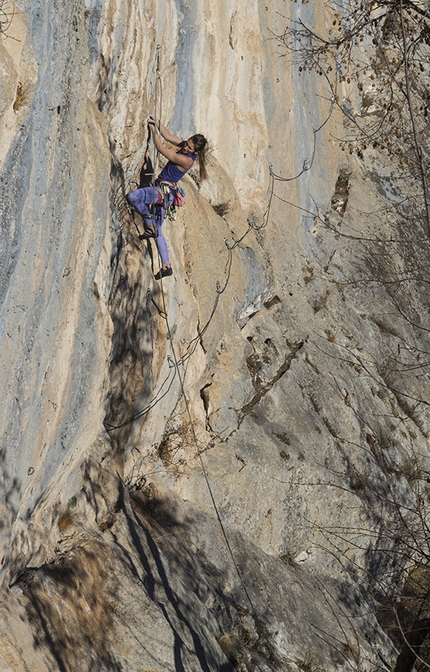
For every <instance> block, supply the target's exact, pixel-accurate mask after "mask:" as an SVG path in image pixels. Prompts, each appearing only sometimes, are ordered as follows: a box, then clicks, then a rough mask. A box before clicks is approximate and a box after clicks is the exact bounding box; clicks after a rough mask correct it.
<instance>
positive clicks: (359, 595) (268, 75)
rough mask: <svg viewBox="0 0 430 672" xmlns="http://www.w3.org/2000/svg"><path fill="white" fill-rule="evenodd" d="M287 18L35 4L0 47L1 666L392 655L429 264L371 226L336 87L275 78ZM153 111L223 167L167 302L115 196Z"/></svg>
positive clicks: (178, 255)
mask: <svg viewBox="0 0 430 672" xmlns="http://www.w3.org/2000/svg"><path fill="white" fill-rule="evenodd" d="M285 4H286V3H284V2H282V1H281V0H275V2H273V3H271V4H270V5H268V6H266V5H265V4H264V3H261V2H257V0H255V1H254V0H252V1H251V2H249V1H248V2H246V3H245V2H242V1H240V2H232V1H230V0H226V1H224V2H221V3H215V2H207V3H204V2H200V1H198V0H195V1H193V2H187V1H185V0H184V1H182V0H181V1H180V2H167V0H163V2H159V3H156V2H153V1H151V0H149V1H147V0H145V2H143V3H133V2H129V1H128V0H124V1H123V2H116V1H115V0H94V1H93V0H87V2H81V1H79V2H74V3H60V2H53V0H50V1H49V2H31V3H30V2H26V1H24V0H20V1H19V2H16V3H15V5H14V18H13V21H12V23H11V25H10V27H9V29H8V34H7V35H0V82H1V96H0V134H1V143H0V144H1V149H0V161H1V163H0V171H1V172H0V213H1V239H0V256H1V265H0V302H1V304H0V305H1V308H0V310H1V312H0V367H1V380H2V381H3V388H2V389H3V395H2V404H1V406H0V426H1V430H2V435H1V444H0V446H1V452H0V461H1V467H2V469H1V473H2V475H1V498H0V512H1V519H2V524H1V526H2V535H1V542H0V562H1V565H0V567H1V572H0V577H1V585H2V588H1V598H0V614H1V616H0V623H1V625H0V669H1V670H4V671H5V672H6V670H13V671H15V670H17V671H21V670H23V671H25V670H30V669H31V670H32V671H33V672H39V671H40V672H45V671H46V672H47V671H49V672H54V671H56V670H59V671H61V672H69V671H70V672H79V671H86V670H88V671H89V670H91V671H93V670H103V671H106V672H108V671H109V672H112V671H114V670H118V671H119V670H127V671H128V672H134V671H136V672H138V671H140V672H171V671H172V670H176V671H177V672H194V671H195V672H197V671H200V670H202V671H204V672H212V671H213V672H215V670H216V671H222V672H228V671H229V670H233V669H237V670H241V671H243V672H246V671H250V672H251V671H252V672H254V671H257V670H261V671H264V672H266V671H270V672H273V671H282V672H298V670H305V671H306V670H308V671H311V670H312V671H313V672H317V671H321V672H322V670H325V671H326V672H335V671H337V670H343V669H352V670H357V672H358V671H360V672H365V671H367V672H375V671H376V670H389V669H391V667H392V665H393V663H394V661H395V659H396V655H397V651H396V645H395V643H393V641H391V639H390V638H389V636H388V635H387V634H386V632H385V630H384V629H383V627H382V625H381V624H380V622H379V621H378V600H380V599H381V595H380V594H381V586H384V589H386V592H387V594H388V593H390V591H392V590H393V589H394V588H393V587H394V586H395V585H396V582H401V581H402V580H403V579H402V578H401V577H402V576H403V574H402V572H403V569H404V567H405V564H407V562H410V561H411V559H412V558H411V557H406V558H405V556H404V551H403V550H401V549H400V550H399V543H400V541H399V539H400V540H401V539H402V538H405V539H406V537H405V534H406V530H407V529H408V530H412V531H413V535H414V539H415V540H416V541H417V543H418V544H419V543H420V540H421V539H422V534H423V530H424V529H425V528H424V527H423V521H424V522H425V521H426V520H427V515H428V484H427V483H428V482H427V475H428V473H429V472H430V468H429V452H428V438H427V437H428V431H429V422H430V418H429V413H428V408H429V404H430V387H429V385H428V374H427V369H426V361H427V360H426V356H427V353H428V351H429V345H430V344H429V342H428V341H429V333H430V332H429V330H428V299H427V282H426V275H422V274H421V275H420V274H419V273H421V270H420V269H422V268H425V267H426V266H425V265H426V263H427V261H428V251H427V250H428V247H426V246H425V245H420V244H418V242H417V240H416V232H415V233H414V231H413V230H408V229H405V227H404V226H403V225H402V221H401V218H399V219H396V218H395V217H393V216H392V215H391V214H384V215H381V213H388V211H389V208H390V206H391V205H392V204H393V202H394V201H395V199H396V196H395V192H394V191H393V189H394V187H393V184H394V183H395V180H394V178H393V175H394V174H396V173H395V171H398V166H397V165H395V164H394V163H390V160H388V159H384V158H383V157H382V156H380V155H378V154H377V153H376V152H373V151H372V150H371V149H370V150H369V151H368V152H367V154H366V155H365V157H364V158H363V159H359V158H357V157H356V156H355V155H345V154H344V153H343V152H342V151H341V150H340V148H339V146H338V142H337V141H336V140H335V138H339V137H340V136H341V135H342V133H343V124H344V119H343V117H342V115H341V113H340V112H339V111H337V112H335V111H333V112H332V113H331V105H330V100H329V99H327V91H326V90H325V89H324V83H323V82H322V81H321V78H318V76H317V75H310V77H309V78H308V79H305V78H302V77H299V76H298V72H297V69H294V68H292V67H289V66H288V64H287V60H286V59H283V58H280V57H279V55H278V52H279V44H278V42H277V40H275V39H273V35H274V34H279V33H280V32H282V30H283V29H284V27H285V19H284V18H283V17H284V16H285V14H286V12H287V11H289V10H287V9H286V8H285ZM292 7H293V10H292V11H293V12H294V13H295V14H294V16H296V18H297V17H300V18H302V19H303V20H304V21H309V22H312V25H315V26H316V27H317V28H318V27H320V28H321V26H324V25H325V21H326V20H328V19H327V17H330V16H331V11H332V10H331V9H330V7H329V6H328V5H327V6H325V3H324V5H321V7H319V8H317V7H316V6H314V3H304V4H302V5H300V6H297V7H295V5H294V4H293V5H292ZM317 10H318V11H317ZM157 59H159V60H158V61H157ZM157 65H159V66H160V69H159V70H157ZM149 114H156V115H161V116H162V118H163V120H165V122H166V124H167V125H168V126H169V127H171V128H172V130H174V131H175V132H176V133H177V134H179V135H181V136H182V135H183V136H184V137H187V136H188V135H189V134H191V133H192V132H196V131H199V132H203V133H204V134H205V135H207V136H208V137H209V138H210V141H211V146H212V152H211V155H210V158H209V161H208V172H209V179H208V180H207V181H206V182H203V183H200V182H199V180H198V179H197V175H196V173H195V172H191V174H190V175H189V176H187V177H186V178H184V180H183V182H184V187H185V190H186V205H185V206H184V208H182V210H181V211H179V213H178V215H177V219H176V221H175V222H174V223H167V222H166V224H165V225H164V227H165V230H166V237H167V238H168V244H169V249H170V252H171V257H172V265H173V268H174V277H172V278H167V279H165V280H164V281H163V282H162V283H158V282H157V281H156V280H154V278H153V273H154V272H156V271H157V270H158V259H157V254H156V248H155V246H154V245H153V244H152V242H151V241H150V242H148V244H146V243H143V244H142V243H140V242H139V240H138V238H137V234H136V228H135V226H136V224H137V226H138V227H139V226H141V221H140V219H139V217H138V216H135V220H134V221H133V219H132V217H131V215H130V213H129V211H128V210H127V207H126V205H125V199H124V195H125V194H126V193H127V192H128V191H129V190H130V189H131V188H133V185H134V184H135V180H136V179H138V178H137V176H138V173H139V169H140V166H141V162H142V160H143V156H144V153H145V147H146V141H147V129H146V119H147V117H148V115H149ZM326 119H328V122H327V124H325V125H324V126H322V123H323V122H324V120H326ZM320 126H321V128H320ZM319 128H320V130H318V131H316V129H319ZM151 151H152V150H151ZM152 156H154V155H152ZM269 163H271V164H272V165H273V167H274V170H275V173H277V174H279V175H282V176H283V177H284V178H288V177H294V176H296V175H298V174H299V173H300V172H301V171H302V168H303V166H304V165H305V166H306V168H309V170H306V171H305V172H304V173H303V174H302V175H301V176H300V177H299V178H297V179H295V180H292V181H290V182H276V183H273V182H272V180H271V178H270V174H269V170H268V165H269ZM342 171H343V173H342ZM340 174H348V175H349V176H350V177H349V183H348V190H347V191H346V192H343V191H342V192H340V191H339V189H338V187H336V185H337V184H339V182H338V177H339V175H340ZM404 179H405V181H406V180H407V178H406V177H405V178H404ZM407 186H408V185H407ZM408 188H410V193H411V194H413V193H414V189H415V188H416V187H415V183H413V182H412V181H411V183H410V186H409V187H408ZM268 190H269V191H268ZM273 190H274V194H273ZM269 196H271V201H270V203H271V208H270V211H268V210H267V206H268V202H269V201H268V198H269ZM399 207H400V206H399ZM390 212H391V211H390ZM393 239H395V241H397V242H394V243H392V242H391V243H390V244H388V242H387V241H392V240H393ZM369 241H370V242H369ZM384 241H385V242H384ZM414 255H415V256H414ZM412 271H414V272H412ZM415 271H416V273H415ZM418 271H419V272H418ZM414 273H415V275H414ZM413 552H415V551H413ZM399 577H400V578H399Z"/></svg>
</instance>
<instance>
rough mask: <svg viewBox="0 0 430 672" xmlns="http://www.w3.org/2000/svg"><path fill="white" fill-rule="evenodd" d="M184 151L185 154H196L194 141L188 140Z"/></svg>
mask: <svg viewBox="0 0 430 672" xmlns="http://www.w3.org/2000/svg"><path fill="white" fill-rule="evenodd" d="M182 151H183V152H184V154H195V153H196V149H195V147H194V143H193V141H192V140H186V142H185V143H184V146H183V148H182Z"/></svg>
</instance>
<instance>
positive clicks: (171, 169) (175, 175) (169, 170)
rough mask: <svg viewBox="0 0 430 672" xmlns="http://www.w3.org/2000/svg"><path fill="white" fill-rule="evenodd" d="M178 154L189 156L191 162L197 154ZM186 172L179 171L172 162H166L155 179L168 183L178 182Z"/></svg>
mask: <svg viewBox="0 0 430 672" xmlns="http://www.w3.org/2000/svg"><path fill="white" fill-rule="evenodd" d="M178 154H181V155H182V156H189V157H190V159H192V160H193V161H195V160H196V158H197V154H183V153H182V152H178ZM186 172H187V171H186V170H181V169H180V168H179V167H178V166H177V165H176V163H173V161H168V162H167V163H166V165H165V166H164V168H163V170H162V171H161V173H160V174H159V176H158V178H157V179H159V180H161V181H162V180H168V182H179V180H180V179H181V178H182V177H184V175H185V173H186Z"/></svg>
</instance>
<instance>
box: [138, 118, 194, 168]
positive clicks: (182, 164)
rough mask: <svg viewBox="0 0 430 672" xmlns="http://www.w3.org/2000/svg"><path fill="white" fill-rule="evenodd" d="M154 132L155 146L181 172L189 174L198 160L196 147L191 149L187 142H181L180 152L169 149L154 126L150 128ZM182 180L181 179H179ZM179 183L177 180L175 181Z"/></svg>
mask: <svg viewBox="0 0 430 672" xmlns="http://www.w3.org/2000/svg"><path fill="white" fill-rule="evenodd" d="M149 127H150V129H151V131H152V138H153V140H154V145H155V146H156V148H157V149H158V151H159V152H160V154H162V155H163V156H164V157H166V159H167V160H168V161H171V163H174V164H175V165H176V166H178V168H179V169H180V170H182V171H183V172H184V173H186V172H187V170H189V169H190V168H191V166H192V165H193V163H194V161H195V160H196V154H194V153H193V152H194V147H190V146H189V145H188V141H187V142H183V141H182V140H181V141H180V147H181V149H180V150H176V151H175V150H173V149H169V148H168V147H166V146H165V145H164V144H163V141H162V139H161V135H160V133H157V131H156V128H155V126H154V125H150V126H149ZM179 179H180V178H179ZM175 181H177V180H175Z"/></svg>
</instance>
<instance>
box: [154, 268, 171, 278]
mask: <svg viewBox="0 0 430 672" xmlns="http://www.w3.org/2000/svg"><path fill="white" fill-rule="evenodd" d="M168 275H173V268H172V267H171V266H169V267H168V268H160V270H159V271H158V273H156V274H155V275H154V278H155V279H156V280H161V278H167V276H168Z"/></svg>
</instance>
